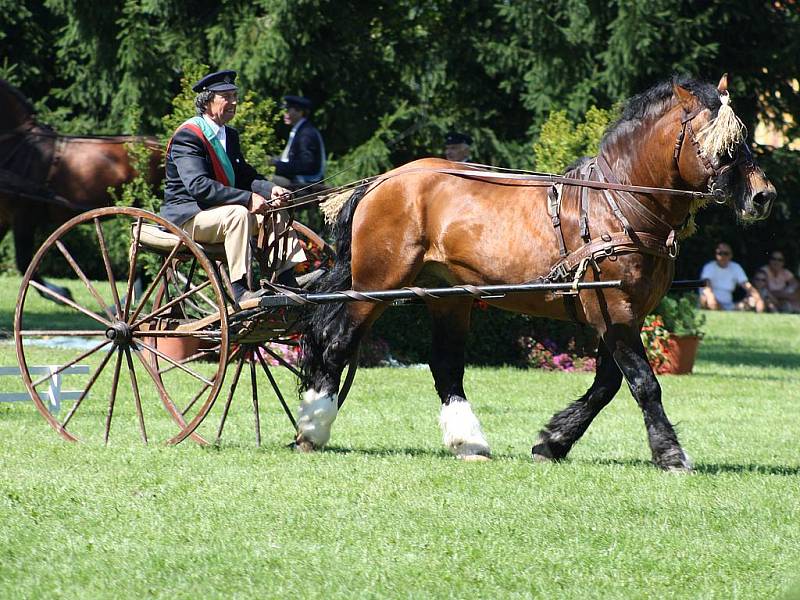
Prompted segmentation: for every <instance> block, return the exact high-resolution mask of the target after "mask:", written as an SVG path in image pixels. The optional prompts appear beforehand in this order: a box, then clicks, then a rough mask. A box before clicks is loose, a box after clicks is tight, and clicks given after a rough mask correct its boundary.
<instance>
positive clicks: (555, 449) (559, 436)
mask: <svg viewBox="0 0 800 600" xmlns="http://www.w3.org/2000/svg"><path fill="white" fill-rule="evenodd" d="M620 385H622V372H621V371H620V370H619V367H618V366H617V363H616V362H614V358H613V357H612V356H611V352H609V350H608V347H607V346H606V345H605V343H604V342H602V341H601V342H600V344H599V346H598V350H597V367H596V368H595V376H594V382H593V383H592V387H590V388H589V389H588V390H587V391H586V393H585V394H584V395H583V396H581V397H580V398H578V399H577V400H576V401H575V402H573V403H572V404H570V405H569V406H568V407H567V408H565V409H564V410H562V411H561V412H559V413H556V414H555V415H553V418H551V419H550V422H549V423H548V424H547V427H545V428H544V429H543V430H542V431H541V432H539V438H538V439H537V440H536V443H535V444H534V445H533V448H532V449H531V453H532V454H533V459H534V460H538V461H548V460H560V459H562V458H565V457H566V456H567V454H568V453H569V451H570V450H571V449H572V446H573V445H574V444H575V442H577V441H578V440H579V439H580V438H581V436H582V435H583V434H584V433H585V432H586V429H587V428H588V427H589V425H591V423H592V421H593V420H594V418H595V417H596V416H597V415H598V414H599V413H600V411H601V410H603V408H605V406H606V405H607V404H608V403H609V402H611V400H612V399H613V398H614V396H615V395H616V393H617V391H619V387H620Z"/></svg>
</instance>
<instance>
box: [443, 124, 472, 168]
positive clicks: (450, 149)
mask: <svg viewBox="0 0 800 600" xmlns="http://www.w3.org/2000/svg"><path fill="white" fill-rule="evenodd" d="M470 146H472V138H471V137H470V136H468V135H467V134H466V133H458V132H455V131H451V132H450V133H448V134H447V135H446V136H445V138H444V157H445V158H446V159H447V160H452V161H454V162H470V160H471V159H470V156H469V155H470V150H471V148H470Z"/></svg>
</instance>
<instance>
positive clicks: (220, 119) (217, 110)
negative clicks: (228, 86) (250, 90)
mask: <svg viewBox="0 0 800 600" xmlns="http://www.w3.org/2000/svg"><path fill="white" fill-rule="evenodd" d="M238 100H239V96H238V95H237V93H236V92H219V93H216V94H214V96H213V97H212V98H211V102H209V103H208V107H207V108H206V113H207V114H208V116H210V117H211V118H212V119H213V120H214V122H215V123H216V124H217V125H225V123H227V122H228V121H230V120H231V119H232V118H233V117H234V116H235V115H236V103H237V102H238Z"/></svg>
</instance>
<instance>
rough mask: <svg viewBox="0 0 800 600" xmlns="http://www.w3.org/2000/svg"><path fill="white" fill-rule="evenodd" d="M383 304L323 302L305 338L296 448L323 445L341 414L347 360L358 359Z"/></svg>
mask: <svg viewBox="0 0 800 600" xmlns="http://www.w3.org/2000/svg"><path fill="white" fill-rule="evenodd" d="M383 309H384V307H383V306H382V305H380V304H371V303H367V302H359V303H355V304H351V305H347V304H344V303H340V304H328V305H322V306H320V307H319V309H318V310H317V312H316V314H315V317H314V319H316V321H315V322H314V324H313V326H312V327H311V328H310V329H309V331H308V332H307V333H306V335H305V336H304V337H303V339H302V351H303V382H302V390H303V393H302V397H301V400H300V409H299V412H298V415H297V437H296V438H295V447H296V448H297V449H298V450H302V451H311V450H315V449H318V448H322V447H323V446H324V445H325V444H327V443H328V440H329V439H330V436H331V427H332V426H333V422H334V421H335V420H336V417H337V415H338V413H339V397H338V390H339V383H340V381H341V376H342V371H343V370H344V368H345V366H346V365H347V363H348V361H350V360H355V359H356V352H357V349H358V344H359V343H360V341H361V338H362V337H363V336H364V334H365V333H366V332H367V330H368V329H369V326H370V325H371V324H372V322H373V321H374V320H375V319H376V318H377V317H378V315H379V314H380V313H381V312H382V311H383Z"/></svg>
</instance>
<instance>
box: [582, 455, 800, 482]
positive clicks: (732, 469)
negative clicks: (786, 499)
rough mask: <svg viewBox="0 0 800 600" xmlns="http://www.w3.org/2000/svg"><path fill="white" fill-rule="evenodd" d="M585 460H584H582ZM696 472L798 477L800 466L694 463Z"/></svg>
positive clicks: (604, 461)
mask: <svg viewBox="0 0 800 600" xmlns="http://www.w3.org/2000/svg"><path fill="white" fill-rule="evenodd" d="M582 462H583V461H582ZM585 462H587V463H590V464H597V465H606V466H621V467H636V468H644V467H646V468H650V469H655V468H656V467H655V466H654V465H653V463H651V462H650V461H647V460H642V459H640V458H632V459H608V458H600V459H597V460H589V461H585ZM694 472H695V473H700V474H703V475H722V474H725V473H757V474H758V475H783V476H787V477H797V476H798V475H800V466H790V465H760V464H754V463H749V464H741V465H740V464H730V463H700V464H696V465H694Z"/></svg>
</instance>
